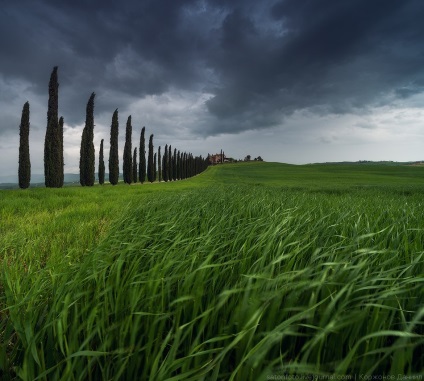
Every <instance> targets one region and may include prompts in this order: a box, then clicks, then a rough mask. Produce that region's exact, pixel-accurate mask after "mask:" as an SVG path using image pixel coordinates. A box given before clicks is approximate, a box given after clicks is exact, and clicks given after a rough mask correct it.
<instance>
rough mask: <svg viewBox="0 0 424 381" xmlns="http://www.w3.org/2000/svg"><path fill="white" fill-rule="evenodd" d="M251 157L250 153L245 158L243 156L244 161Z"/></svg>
mask: <svg viewBox="0 0 424 381" xmlns="http://www.w3.org/2000/svg"><path fill="white" fill-rule="evenodd" d="M251 158H252V156H250V155H247V156H246V157H245V158H244V161H250V159H251Z"/></svg>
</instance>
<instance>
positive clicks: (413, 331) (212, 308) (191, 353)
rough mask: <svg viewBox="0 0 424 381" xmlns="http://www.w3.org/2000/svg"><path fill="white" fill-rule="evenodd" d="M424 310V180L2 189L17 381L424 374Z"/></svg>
mask: <svg viewBox="0 0 424 381" xmlns="http://www.w3.org/2000/svg"><path fill="white" fill-rule="evenodd" d="M423 301H424V167H420V166H401V165H397V166H396V165H393V166H390V165H376V164H375V165H371V164H368V165H365V164H363V165H359V164H356V165H348V164H337V165H336V164H334V165H303V166H294V165H286V164H278V163H259V162H252V163H238V164H228V165H220V166H215V167H210V168H208V169H207V170H206V171H205V172H204V173H202V174H200V175H198V176H196V177H194V178H191V179H189V180H183V181H178V182H173V183H160V184H158V183H154V184H143V185H141V184H134V185H131V186H128V185H124V184H119V185H117V186H111V185H104V186H100V185H96V186H94V187H84V188H82V187H65V188H62V189H51V188H50V189H45V188H30V189H28V190H3V191H0V379H2V380H173V381H177V380H196V381H197V380H240V381H245V380H252V381H257V380H270V379H285V378H284V377H288V375H292V376H294V375H296V376H311V375H313V376H322V377H325V376H330V375H344V376H345V377H344V378H343V379H355V377H356V379H359V378H360V377H366V376H370V375H380V376H381V375H395V376H396V377H398V375H410V376H417V375H418V376H419V375H421V374H422V371H423V369H424V303H423ZM286 379H287V378H286ZM363 379H364V378H363ZM368 379H370V378H368Z"/></svg>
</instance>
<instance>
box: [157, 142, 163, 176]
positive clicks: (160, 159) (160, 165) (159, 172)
mask: <svg viewBox="0 0 424 381" xmlns="http://www.w3.org/2000/svg"><path fill="white" fill-rule="evenodd" d="M158 175H159V177H158V181H159V182H161V181H162V156H161V155H160V146H159V148H158Z"/></svg>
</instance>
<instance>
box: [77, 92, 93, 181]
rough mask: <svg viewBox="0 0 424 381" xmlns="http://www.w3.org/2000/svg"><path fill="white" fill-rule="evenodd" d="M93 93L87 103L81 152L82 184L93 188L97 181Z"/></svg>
mask: <svg viewBox="0 0 424 381" xmlns="http://www.w3.org/2000/svg"><path fill="white" fill-rule="evenodd" d="M95 96H96V94H94V93H92V94H91V96H90V99H89V100H88V102H87V109H86V117H85V127H84V130H83V132H82V136H81V150H80V184H81V185H82V186H93V185H94V180H95V171H96V169H95V157H94V155H95V152H94V97H95Z"/></svg>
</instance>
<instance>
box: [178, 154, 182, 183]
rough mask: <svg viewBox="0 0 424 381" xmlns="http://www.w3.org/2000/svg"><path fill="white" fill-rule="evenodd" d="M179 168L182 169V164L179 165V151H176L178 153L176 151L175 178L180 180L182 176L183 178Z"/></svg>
mask: <svg viewBox="0 0 424 381" xmlns="http://www.w3.org/2000/svg"><path fill="white" fill-rule="evenodd" d="M181 169H182V166H181V152H180V151H178V153H177V179H178V180H182V178H183V176H182V173H181Z"/></svg>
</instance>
